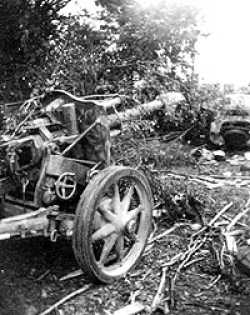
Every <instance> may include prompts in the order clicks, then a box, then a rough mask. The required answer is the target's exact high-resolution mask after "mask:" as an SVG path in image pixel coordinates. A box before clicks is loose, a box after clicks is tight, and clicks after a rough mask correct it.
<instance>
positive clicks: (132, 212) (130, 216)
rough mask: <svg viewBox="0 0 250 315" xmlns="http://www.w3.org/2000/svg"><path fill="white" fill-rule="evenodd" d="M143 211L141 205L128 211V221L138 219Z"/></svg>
mask: <svg viewBox="0 0 250 315" xmlns="http://www.w3.org/2000/svg"><path fill="white" fill-rule="evenodd" d="M141 211H142V207H141V205H140V206H139V207H137V208H135V209H133V210H130V211H128V214H127V221H128V222H129V221H131V220H133V219H136V217H137V216H138V214H139V213H140V212H141Z"/></svg>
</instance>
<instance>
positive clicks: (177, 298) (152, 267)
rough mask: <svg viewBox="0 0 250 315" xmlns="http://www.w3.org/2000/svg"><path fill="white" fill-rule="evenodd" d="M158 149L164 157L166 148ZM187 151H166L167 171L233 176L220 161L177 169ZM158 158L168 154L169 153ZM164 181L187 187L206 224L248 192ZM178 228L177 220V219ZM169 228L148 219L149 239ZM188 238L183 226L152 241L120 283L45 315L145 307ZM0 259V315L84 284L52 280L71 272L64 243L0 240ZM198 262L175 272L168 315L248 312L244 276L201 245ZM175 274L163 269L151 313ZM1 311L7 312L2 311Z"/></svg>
mask: <svg viewBox="0 0 250 315" xmlns="http://www.w3.org/2000/svg"><path fill="white" fill-rule="evenodd" d="M162 150H165V151H167V149H166V147H165V148H164V147H163V148H162ZM168 150H169V145H168ZM180 150H181V151H180ZM190 150H191V148H188V147H185V148H182V147H180V146H179V147H178V150H177V149H176V148H173V152H175V154H173V157H172V162H171V163H169V170H172V171H173V170H174V172H176V173H178V172H179V173H183V172H185V173H186V174H197V173H199V172H200V173H214V174H217V175H218V174H222V173H224V172H225V171H229V170H230V171H231V172H232V174H233V173H234V172H235V173H237V172H238V166H231V165H229V164H228V163H227V162H219V163H217V164H207V165H204V166H200V167H197V165H196V164H195V163H194V164H190V165H184V166H183V163H182V162H181V161H182V160H181V158H180V159H179V157H181V156H182V158H183V159H184V160H185V159H187V157H188V154H189V152H190ZM177 151H178V152H177ZM166 154H168V155H169V152H168V153H166ZM171 154H172V153H171ZM177 154H178V158H176V155H177ZM165 180H166V184H168V183H167V181H168V180H169V185H172V186H173V187H174V188H176V189H177V190H179V191H180V192H182V190H183V191H184V190H185V191H186V189H187V187H188V191H189V193H193V195H194V196H196V197H197V198H199V200H201V201H202V203H203V204H204V207H203V210H202V216H203V218H204V220H205V221H206V222H208V220H209V219H210V218H212V217H213V216H214V215H215V214H216V213H217V212H218V211H219V210H220V209H222V208H223V206H225V205H226V204H228V203H229V202H230V201H232V202H233V206H232V208H231V209H230V211H229V214H231V215H233V214H236V213H238V212H239V211H240V209H242V208H243V207H244V204H245V203H246V201H247V199H248V198H249V191H248V188H237V187H232V186H225V187H221V188H216V189H212V190H211V189H208V188H207V187H205V186H203V185H202V184H201V183H197V182H187V181H186V180H180V179H168V178H167V179H165ZM179 222H184V221H183V220H182V219H180V220H179ZM171 224H173V223H172V222H171ZM171 224H170V221H168V217H167V216H165V215H164V214H163V215H162V216H161V217H160V218H159V219H157V220H156V221H155V226H156V231H155V235H154V236H156V235H158V234H160V233H162V232H164V231H165V230H166V229H168V228H170V226H171ZM192 233H194V231H192V230H191V229H190V227H189V226H188V225H187V226H181V227H179V228H177V229H176V230H175V231H174V232H173V233H171V234H169V235H167V236H166V237H163V238H161V239H160V240H158V241H155V242H154V243H153V246H152V247H151V248H150V249H149V250H148V251H146V253H145V255H144V256H143V258H142V259H141V261H140V263H139V264H138V265H137V266H136V268H135V269H134V270H133V271H131V272H130V273H129V275H127V276H126V277H125V278H123V279H121V280H120V281H117V282H115V283H114V284H112V285H106V286H105V285H100V286H93V287H92V288H91V289H89V290H88V291H87V292H85V293H84V294H81V295H79V296H78V297H76V298H74V299H71V300H70V301H68V302H67V303H65V304H63V305H62V306H61V307H59V310H60V311H58V310H57V312H55V311H54V313H53V312H52V313H51V314H60V315H62V314H63V315H80V314H81V315H83V314H89V315H91V314H100V315H101V314H104V315H105V314H106V315H107V314H112V313H113V312H114V311H115V310H117V309H119V308H121V307H123V306H125V305H127V304H129V303H130V301H131V299H133V298H134V299H135V300H136V301H139V302H141V303H143V304H145V305H148V306H150V305H151V303H152V300H153V297H154V296H155V294H156V292H157V289H158V287H159V283H160V279H161V267H162V265H163V264H164V263H165V262H167V261H169V259H171V257H173V256H174V255H176V254H177V253H179V252H183V251H184V250H185V249H186V248H187V245H188V242H189V239H190V236H191V234H192ZM211 242H213V239H212V238H211ZM0 253H1V255H0V283H1V288H0V296H1V302H0V307H2V311H0V314H1V315H5V314H12V315H17V314H23V315H24V314H27V315H35V314H39V313H40V312H42V311H43V310H45V309H46V308H48V307H49V306H50V305H52V304H53V303H55V302H56V301H57V300H59V299H61V298H62V297H64V296H66V295H67V294H69V293H70V292H73V291H74V290H76V289H78V288H81V287H83V286H84V285H85V284H87V283H88V282H87V280H86V279H85V278H84V276H80V277H77V278H75V279H72V280H67V281H60V280H59V279H60V277H62V276H64V275H66V274H68V273H69V272H71V271H73V270H76V269H78V267H77V264H76V262H75V259H74V256H73V252H72V249H71V244H70V242H65V241H59V242H58V243H50V242H49V241H47V240H44V239H42V238H41V239H40V238H39V239H30V240H22V241H20V240H16V241H15V240H11V241H1V243H0ZM198 258H199V260H197V262H194V263H193V264H191V265H190V266H187V267H186V268H184V269H182V271H181V272H180V274H179V276H178V278H177V281H176V285H175V290H174V297H172V300H173V301H174V305H171V307H170V308H171V309H170V311H169V313H168V314H173V315H174V314H176V315H181V314H187V315H188V314H190V315H191V314H192V315H193V314H204V315H209V314H242V315H244V314H250V278H248V277H247V276H246V275H244V274H242V273H240V272H237V273H236V274H234V275H232V274H230V272H229V273H225V274H222V273H221V272H220V270H219V268H218V266H217V265H216V264H215V262H214V260H213V257H212V256H211V254H210V252H209V248H208V247H206V246H204V249H203V253H202V254H200V256H199V257H198ZM175 271H176V266H173V267H171V268H169V269H168V270H167V283H166V289H165V292H164V293H165V294H164V298H163V300H162V302H161V305H160V306H161V309H159V310H158V313H157V312H155V313H154V314H164V312H163V310H164V308H165V313H166V306H169V302H168V301H169V294H170V292H169V283H170V282H171V279H172V278H173V276H174V274H175ZM171 294H172V293H171ZM7 308H9V309H11V310H12V311H11V312H7V310H6V311H5V310H4V309H7ZM141 314H146V313H145V312H142V313H141Z"/></svg>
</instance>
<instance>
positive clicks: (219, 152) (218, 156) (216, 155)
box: [213, 150, 226, 161]
mask: <svg viewBox="0 0 250 315" xmlns="http://www.w3.org/2000/svg"><path fill="white" fill-rule="evenodd" d="M213 154H214V158H215V160H216V161H225V159H226V153H225V152H224V151H222V150H217V151H214V152H213Z"/></svg>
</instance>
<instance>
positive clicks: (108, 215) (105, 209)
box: [98, 199, 115, 222]
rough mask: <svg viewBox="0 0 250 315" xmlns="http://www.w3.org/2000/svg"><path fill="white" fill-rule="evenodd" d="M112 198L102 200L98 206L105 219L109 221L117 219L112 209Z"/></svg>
mask: <svg viewBox="0 0 250 315" xmlns="http://www.w3.org/2000/svg"><path fill="white" fill-rule="evenodd" d="M109 208H110V199H105V200H103V201H102V202H100V204H99V206H98V212H100V213H101V214H102V216H103V217H104V219H105V220H106V221H108V222H114V220H115V214H114V213H113V212H112V211H110V209H109Z"/></svg>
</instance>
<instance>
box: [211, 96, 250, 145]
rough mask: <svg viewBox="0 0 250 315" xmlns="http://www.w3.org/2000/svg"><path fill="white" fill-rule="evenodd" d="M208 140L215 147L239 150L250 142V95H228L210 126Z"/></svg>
mask: <svg viewBox="0 0 250 315" xmlns="http://www.w3.org/2000/svg"><path fill="white" fill-rule="evenodd" d="M210 140H211V142H212V143H213V144H215V145H219V146H222V145H226V146H227V147H230V148H240V147H244V146H246V145H248V144H249V140H250V95H246V94H229V95H227V96H226V97H225V99H224V102H223V108H222V109H221V111H220V112H219V113H218V115H217V117H215V120H214V121H213V122H212V124H211V128H210Z"/></svg>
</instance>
